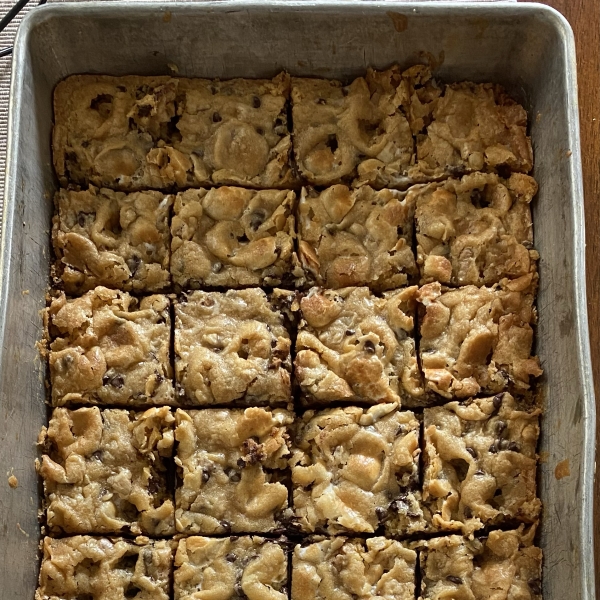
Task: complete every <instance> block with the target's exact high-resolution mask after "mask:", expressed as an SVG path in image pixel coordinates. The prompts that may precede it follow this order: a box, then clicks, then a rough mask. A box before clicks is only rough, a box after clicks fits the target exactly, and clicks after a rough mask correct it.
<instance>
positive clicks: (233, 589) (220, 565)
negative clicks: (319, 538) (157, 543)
mask: <svg viewBox="0 0 600 600" xmlns="http://www.w3.org/2000/svg"><path fill="white" fill-rule="evenodd" d="M285 542H286V540H285V539H280V540H267V539H265V538H262V537H258V536H242V537H235V538H233V537H230V538H222V539H215V538H206V537H197V536H191V537H188V538H184V539H182V540H180V541H179V545H178V547H177V553H176V555H175V590H174V591H175V600H200V599H204V598H206V600H210V599H215V600H216V599H222V600H229V599H231V600H233V599H234V598H247V599H248V600H287V554H286V552H285V551H284V549H283V548H282V545H281V544H285Z"/></svg>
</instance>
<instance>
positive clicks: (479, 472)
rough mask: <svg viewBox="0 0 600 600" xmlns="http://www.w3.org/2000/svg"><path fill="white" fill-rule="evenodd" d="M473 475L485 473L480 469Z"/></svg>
mask: <svg viewBox="0 0 600 600" xmlns="http://www.w3.org/2000/svg"><path fill="white" fill-rule="evenodd" d="M475 475H485V473H484V472H483V471H482V470H481V469H477V471H475Z"/></svg>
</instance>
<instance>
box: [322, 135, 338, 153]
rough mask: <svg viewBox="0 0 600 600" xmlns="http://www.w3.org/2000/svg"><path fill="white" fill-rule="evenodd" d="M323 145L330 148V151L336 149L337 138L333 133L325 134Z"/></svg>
mask: <svg viewBox="0 0 600 600" xmlns="http://www.w3.org/2000/svg"><path fill="white" fill-rule="evenodd" d="M325 145H326V146H327V147H328V148H329V149H330V150H331V152H332V153H333V152H335V151H336V150H337V149H338V146H339V145H338V139H337V136H336V135H335V133H332V134H330V135H329V136H327V141H326V142H325Z"/></svg>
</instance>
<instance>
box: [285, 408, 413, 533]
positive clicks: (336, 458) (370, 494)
mask: <svg viewBox="0 0 600 600" xmlns="http://www.w3.org/2000/svg"><path fill="white" fill-rule="evenodd" d="M294 433H295V434H294V447H293V454H292V458H291V459H290V465H291V467H292V484H293V488H294V492H293V499H294V512H295V516H296V522H297V525H298V527H299V528H300V530H301V531H303V532H317V533H324V532H326V533H328V534H331V535H335V534H337V533H344V532H366V533H373V532H374V531H375V530H376V529H377V528H378V527H379V525H380V524H381V523H383V522H384V521H385V519H386V517H387V511H388V507H389V505H390V503H392V502H393V501H394V500H396V499H397V498H398V497H399V496H400V495H401V493H402V490H404V489H410V488H414V487H416V485H417V484H418V479H419V473H418V471H419V466H418V456H419V454H420V449H419V422H418V421H417V419H416V418H415V415H414V414H413V413H412V412H408V411H399V410H397V404H379V405H377V406H373V407H371V408H369V409H363V408H358V407H354V406H350V407H346V408H332V409H327V410H324V411H321V412H315V411H313V410H309V411H306V412H305V413H304V415H303V416H302V419H301V420H299V421H298V422H297V423H296V424H295V432H294ZM399 533H402V532H399Z"/></svg>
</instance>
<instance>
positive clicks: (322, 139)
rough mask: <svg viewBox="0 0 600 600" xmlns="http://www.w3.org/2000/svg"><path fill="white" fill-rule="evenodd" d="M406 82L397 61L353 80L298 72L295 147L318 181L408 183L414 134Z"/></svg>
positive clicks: (304, 171)
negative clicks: (304, 76)
mask: <svg viewBox="0 0 600 600" xmlns="http://www.w3.org/2000/svg"><path fill="white" fill-rule="evenodd" d="M405 90H406V86H405V85H404V84H403V83H402V73H401V71H400V70H399V68H398V67H397V66H394V67H392V68H391V69H388V70H387V71H374V70H373V69H369V70H368V72H367V75H366V77H359V78H357V79H355V80H354V81H353V82H352V83H351V84H350V85H348V86H344V85H343V84H342V83H341V82H339V81H335V80H327V79H302V78H296V77H293V78H292V119H293V135H294V153H295V155H296V162H297V164H298V169H299V171H300V174H301V175H302V176H303V177H304V178H305V179H306V180H307V181H308V182H309V183H310V184H312V185H331V184H334V183H350V182H351V181H352V180H353V179H354V178H357V183H359V184H362V183H369V184H371V185H374V186H375V187H378V188H381V187H406V186H407V185H408V183H409V180H408V179H407V174H408V169H409V167H410V166H411V165H413V164H414V160H415V156H414V140H413V136H412V133H411V129H410V126H409V123H408V120H407V118H406V115H405V110H406V106H405V102H406V101H407V100H408V97H407V95H406V94H405Z"/></svg>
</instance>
